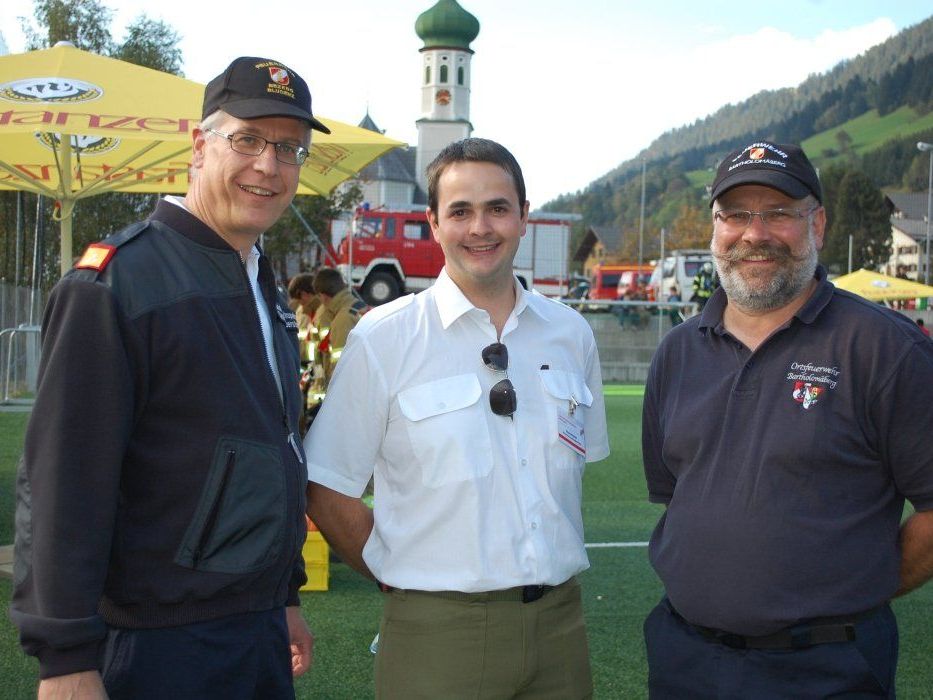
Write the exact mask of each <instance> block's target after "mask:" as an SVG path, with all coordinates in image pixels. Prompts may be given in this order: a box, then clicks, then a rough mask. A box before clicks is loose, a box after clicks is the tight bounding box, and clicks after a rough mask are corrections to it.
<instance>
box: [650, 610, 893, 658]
mask: <svg viewBox="0 0 933 700" xmlns="http://www.w3.org/2000/svg"><path fill="white" fill-rule="evenodd" d="M882 607H884V606H878V607H876V608H872V609H871V610H866V611H865V612H863V613H857V614H854V615H844V616H841V617H839V618H817V619H814V620H810V621H809V622H802V623H800V624H798V625H794V626H793V627H789V628H787V629H783V630H779V631H777V632H774V633H773V634H766V635H762V636H746V635H742V634H735V633H733V632H726V631H725V630H718V629H714V628H712V627H703V626H702V625H695V624H693V623H692V622H690V621H688V620H686V619H684V617H683V616H682V615H681V614H680V613H678V612H677V611H676V610H674V608H673V606H671V605H668V608H669V609H670V611H671V614H672V615H674V617H676V618H677V619H679V620H681V621H682V622H684V623H685V624H687V625H689V626H690V627H692V628H693V629H694V630H696V631H697V632H699V633H700V634H701V635H702V636H703V637H704V638H706V639H708V640H710V641H713V642H718V643H719V644H723V645H725V646H727V647H730V648H732V649H771V650H777V649H807V648H809V647H812V646H816V645H817V644H834V643H838V642H853V641H855V638H856V632H855V625H856V623H858V622H859V621H861V620H864V619H866V618H868V617H871V616H872V615H874V614H875V613H877V612H878V611H879V610H881V608H882Z"/></svg>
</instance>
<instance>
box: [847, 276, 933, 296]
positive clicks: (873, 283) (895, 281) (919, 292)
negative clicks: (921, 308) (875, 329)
mask: <svg viewBox="0 0 933 700" xmlns="http://www.w3.org/2000/svg"><path fill="white" fill-rule="evenodd" d="M833 284H834V285H836V286H837V287H839V288H840V289H845V290H847V291H849V292H852V293H854V294H858V295H859V296H861V297H865V298H866V299H871V300H872V301H890V300H894V299H921V298H923V297H933V287H931V286H929V285H926V284H920V283H919V282H913V281H911V280H904V279H900V278H899V277H888V276H887V275H882V274H881V273H879V272H872V271H871V270H856V271H855V272H851V273H849V274H848V275H843V276H842V277H837V278H836V279H834V280H833Z"/></svg>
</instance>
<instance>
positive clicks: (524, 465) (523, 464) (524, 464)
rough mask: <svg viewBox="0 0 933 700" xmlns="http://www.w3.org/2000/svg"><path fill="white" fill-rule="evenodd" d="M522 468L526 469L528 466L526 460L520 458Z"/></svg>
mask: <svg viewBox="0 0 933 700" xmlns="http://www.w3.org/2000/svg"><path fill="white" fill-rule="evenodd" d="M522 466H523V467H527V466H528V460H527V459H524V458H522Z"/></svg>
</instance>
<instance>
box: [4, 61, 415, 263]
mask: <svg viewBox="0 0 933 700" xmlns="http://www.w3.org/2000/svg"><path fill="white" fill-rule="evenodd" d="M203 95H204V86H203V85H201V84H199V83H196V82H194V81H191V80H186V79H185V78H179V77H178V76H175V75H171V74H169V73H162V72H160V71H156V70H152V69H149V68H142V67H140V66H136V65H133V64H131V63H126V62H124V61H119V60H116V59H113V58H106V57H104V56H98V55H96V54H93V53H89V52H87V51H81V50H80V49H76V48H74V47H73V46H70V45H58V46H55V47H54V48H51V49H43V50H41V51H30V52H27V53H22V54H11V55H8V56H0V189H6V190H25V191H28V192H34V193H36V194H42V195H46V196H48V197H51V198H53V199H55V200H57V201H58V202H59V203H60V208H59V210H58V212H57V213H56V218H58V219H60V220H61V265H62V268H61V269H62V274H64V273H65V272H67V271H68V269H69V268H70V267H71V260H72V251H71V213H72V210H73V208H74V205H75V202H77V201H78V200H79V199H84V198H85V197H93V196H95V195H98V194H102V193H104V192H159V193H183V192H186V191H187V189H188V182H189V181H188V167H189V163H190V160H191V132H192V131H193V130H194V128H195V127H196V126H197V125H198V121H199V119H200V114H201V101H202V98H203ZM321 121H323V122H324V124H325V125H327V126H328V127H329V128H330V130H331V133H330V134H322V133H319V132H314V139H313V142H312V146H311V155H310V156H309V158H308V160H307V161H305V165H304V167H303V168H302V170H301V176H300V178H299V180H300V186H299V189H298V193H299V194H322V195H324V194H329V193H330V192H331V191H332V190H333V189H334V187H336V186H337V185H338V184H340V183H341V182H343V181H344V180H346V179H348V178H350V177H353V176H354V175H355V174H356V173H357V172H359V171H360V170H361V169H362V168H364V167H365V166H366V165H368V164H369V163H370V162H372V161H373V160H375V159H376V158H378V157H379V156H381V155H382V154H384V153H386V152H387V151H389V150H391V149H392V148H395V147H397V146H401V145H403V144H402V143H401V142H399V141H394V140H392V139H389V138H386V137H385V136H383V135H382V134H379V133H376V132H373V131H369V130H367V129H361V128H359V127H355V126H350V125H348V124H344V123H342V122H337V121H333V120H331V119H326V118H322V119H321Z"/></svg>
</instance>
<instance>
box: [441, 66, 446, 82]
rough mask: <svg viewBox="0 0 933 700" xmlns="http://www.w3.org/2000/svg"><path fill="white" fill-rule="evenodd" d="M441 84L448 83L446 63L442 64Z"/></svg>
mask: <svg viewBox="0 0 933 700" xmlns="http://www.w3.org/2000/svg"><path fill="white" fill-rule="evenodd" d="M441 82H442V83H446V82H447V64H446V63H443V64H441Z"/></svg>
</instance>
